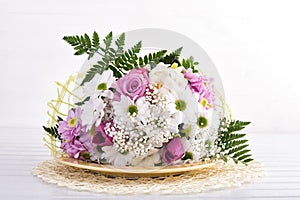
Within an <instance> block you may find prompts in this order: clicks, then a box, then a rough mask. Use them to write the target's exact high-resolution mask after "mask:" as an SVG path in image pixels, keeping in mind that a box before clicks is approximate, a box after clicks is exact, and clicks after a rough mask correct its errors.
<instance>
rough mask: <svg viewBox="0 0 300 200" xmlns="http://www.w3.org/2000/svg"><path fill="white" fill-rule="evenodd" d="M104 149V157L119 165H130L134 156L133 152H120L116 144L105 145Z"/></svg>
mask: <svg viewBox="0 0 300 200" xmlns="http://www.w3.org/2000/svg"><path fill="white" fill-rule="evenodd" d="M102 150H103V151H104V153H103V154H102V158H104V159H106V160H107V161H108V162H109V163H111V164H112V165H114V166H117V167H124V166H127V165H130V164H131V161H132V159H133V157H134V155H133V154H132V153H131V152H126V153H120V152H119V151H118V150H117V149H116V148H115V147H114V146H105V147H102Z"/></svg>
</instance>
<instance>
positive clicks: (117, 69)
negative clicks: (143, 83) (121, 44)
mask: <svg viewBox="0 0 300 200" xmlns="http://www.w3.org/2000/svg"><path fill="white" fill-rule="evenodd" d="M141 48H142V42H141V41H140V42H138V43H137V44H136V45H134V46H133V47H132V48H131V49H128V50H127V51H125V52H124V53H123V54H122V55H120V56H118V57H117V58H116V59H115V60H114V62H113V63H112V65H110V68H111V69H112V70H113V72H114V76H116V77H118V78H119V77H121V76H122V74H123V73H125V72H126V71H129V70H131V69H133V68H135V67H137V66H138V57H137V54H138V53H139V52H140V50H141Z"/></svg>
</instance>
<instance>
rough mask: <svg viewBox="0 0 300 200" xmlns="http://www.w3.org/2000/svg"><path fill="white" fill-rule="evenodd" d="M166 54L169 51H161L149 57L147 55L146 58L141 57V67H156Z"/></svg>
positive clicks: (139, 61)
mask: <svg viewBox="0 0 300 200" xmlns="http://www.w3.org/2000/svg"><path fill="white" fill-rule="evenodd" d="M166 53H167V50H160V51H158V52H154V53H149V54H148V55H145V56H144V58H142V57H139V58H138V64H139V66H145V65H147V64H150V65H151V67H154V65H155V64H157V63H158V62H159V61H160V60H161V59H162V58H163V57H164V55H165V54H166Z"/></svg>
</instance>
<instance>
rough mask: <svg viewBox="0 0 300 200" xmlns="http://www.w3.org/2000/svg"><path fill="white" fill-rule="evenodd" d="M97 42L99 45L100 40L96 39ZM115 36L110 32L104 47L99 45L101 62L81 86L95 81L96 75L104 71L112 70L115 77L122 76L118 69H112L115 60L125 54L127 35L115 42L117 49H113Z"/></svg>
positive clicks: (90, 70)
mask: <svg viewBox="0 0 300 200" xmlns="http://www.w3.org/2000/svg"><path fill="white" fill-rule="evenodd" d="M95 42H96V43H99V38H98V37H95ZM112 42H113V34H112V32H110V33H109V34H108V35H107V36H106V37H105V38H104V39H103V47H102V46H100V45H99V52H98V53H99V54H100V55H101V60H99V61H97V64H95V65H93V66H92V67H91V68H90V69H89V70H88V71H87V73H86V75H85V77H84V79H83V81H82V82H81V85H84V83H86V82H89V81H90V80H92V79H93V77H94V76H95V75H96V74H102V73H103V71H105V70H107V69H109V68H110V69H111V70H112V71H113V72H114V75H116V74H118V75H119V74H121V72H120V70H119V69H118V68H115V67H112V63H113V62H114V61H115V59H116V58H117V57H119V56H121V55H122V54H123V52H124V45H125V33H122V34H121V35H120V36H119V37H118V38H117V39H116V40H115V42H114V44H115V47H112Z"/></svg>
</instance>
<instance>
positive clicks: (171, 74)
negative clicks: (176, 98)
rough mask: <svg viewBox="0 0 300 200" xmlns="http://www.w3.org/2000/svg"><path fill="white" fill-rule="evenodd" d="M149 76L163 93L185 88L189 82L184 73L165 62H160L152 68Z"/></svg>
mask: <svg viewBox="0 0 300 200" xmlns="http://www.w3.org/2000/svg"><path fill="white" fill-rule="evenodd" d="M149 78H150V82H151V83H152V84H153V85H154V86H156V87H157V88H159V92H160V93H161V94H162V95H166V94H168V92H170V91H173V90H176V89H177V88H185V87H186V86H187V84H188V81H187V80H186V79H185V78H184V75H183V74H182V73H180V72H177V71H176V70H174V69H171V68H169V67H168V65H165V64H163V63H159V64H158V65H157V66H156V67H155V68H154V69H152V70H151V72H150V73H149Z"/></svg>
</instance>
